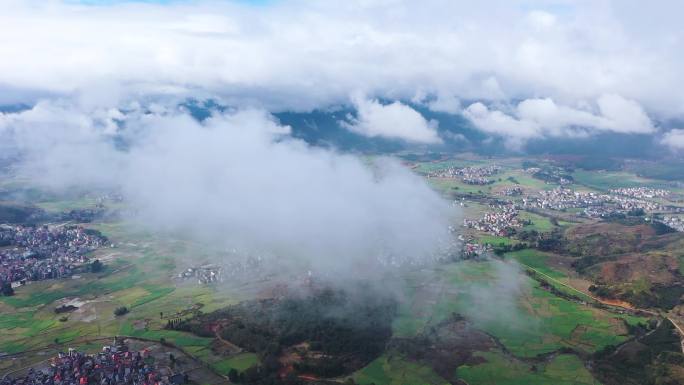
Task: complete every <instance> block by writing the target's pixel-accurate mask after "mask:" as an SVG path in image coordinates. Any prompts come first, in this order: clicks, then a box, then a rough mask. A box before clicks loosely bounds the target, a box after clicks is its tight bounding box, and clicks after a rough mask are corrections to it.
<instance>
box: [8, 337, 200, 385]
mask: <svg viewBox="0 0 684 385" xmlns="http://www.w3.org/2000/svg"><path fill="white" fill-rule="evenodd" d="M168 358H169V361H170V364H171V365H159V364H158V361H159V359H158V357H155V356H154V355H153V354H152V352H151V350H150V349H148V348H144V349H142V350H133V349H130V348H129V345H128V343H127V341H125V340H124V339H122V338H118V337H115V338H114V342H113V344H112V345H105V346H103V347H102V350H101V351H100V352H99V353H95V354H88V353H85V352H82V351H78V350H76V349H74V348H69V349H68V351H67V352H60V353H58V355H57V356H55V357H52V358H51V359H49V360H48V361H47V363H46V364H45V365H43V366H42V367H41V366H38V367H35V368H34V367H31V368H29V369H28V370H27V371H26V373H25V374H24V375H22V376H17V377H15V376H11V375H8V376H5V377H3V378H2V380H0V385H124V384H126V385H171V384H173V385H180V384H185V383H187V382H188V375H187V374H186V373H180V372H178V373H177V372H175V371H174V370H173V369H172V368H171V366H175V365H174V364H175V361H176V357H174V356H173V354H169V356H168Z"/></svg>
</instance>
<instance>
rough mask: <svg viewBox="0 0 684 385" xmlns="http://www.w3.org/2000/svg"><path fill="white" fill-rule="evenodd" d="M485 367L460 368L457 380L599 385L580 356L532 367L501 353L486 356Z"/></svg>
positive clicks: (512, 384)
mask: <svg viewBox="0 0 684 385" xmlns="http://www.w3.org/2000/svg"><path fill="white" fill-rule="evenodd" d="M480 356H481V357H482V358H484V359H485V360H486V362H485V363H482V364H478V365H473V366H465V365H464V366H461V367H459V368H458V370H457V376H458V377H459V378H462V379H464V380H466V381H467V383H469V384H482V385H489V384H491V385H547V384H554V385H584V384H586V385H598V384H599V382H598V381H596V380H594V378H593V377H592V376H591V373H589V371H588V370H587V369H586V368H585V367H584V366H583V365H582V362H581V361H580V360H579V359H578V358H577V356H574V355H569V354H562V355H559V356H556V357H554V358H553V359H552V360H551V361H550V362H547V363H542V364H529V363H525V362H523V361H520V360H515V359H508V358H506V357H505V355H504V354H503V353H502V352H500V351H497V352H493V351H492V352H483V353H480Z"/></svg>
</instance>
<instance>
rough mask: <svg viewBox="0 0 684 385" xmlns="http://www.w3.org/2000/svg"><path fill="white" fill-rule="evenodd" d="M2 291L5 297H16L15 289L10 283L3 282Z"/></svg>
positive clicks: (0, 289)
mask: <svg viewBox="0 0 684 385" xmlns="http://www.w3.org/2000/svg"><path fill="white" fill-rule="evenodd" d="M0 291H1V292H2V295H4V296H5V297H11V296H13V295H14V289H13V288H12V284H11V283H10V282H3V284H2V288H0Z"/></svg>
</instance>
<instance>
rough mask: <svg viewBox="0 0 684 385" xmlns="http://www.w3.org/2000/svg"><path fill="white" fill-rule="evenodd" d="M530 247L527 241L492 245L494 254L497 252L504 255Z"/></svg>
mask: <svg viewBox="0 0 684 385" xmlns="http://www.w3.org/2000/svg"><path fill="white" fill-rule="evenodd" d="M528 247H529V246H528V245H527V243H525V242H520V243H504V242H500V243H499V244H497V245H492V248H493V251H494V254H496V255H504V254H506V253H508V252H511V251H518V250H523V249H527V248H528Z"/></svg>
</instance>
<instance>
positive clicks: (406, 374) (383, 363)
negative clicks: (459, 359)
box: [352, 355, 448, 385]
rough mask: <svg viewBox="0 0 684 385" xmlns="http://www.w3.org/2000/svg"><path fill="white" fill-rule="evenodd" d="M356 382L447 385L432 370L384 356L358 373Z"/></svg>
mask: <svg viewBox="0 0 684 385" xmlns="http://www.w3.org/2000/svg"><path fill="white" fill-rule="evenodd" d="M352 377H353V378H354V381H356V383H358V384H361V385H367V384H375V385H407V384H425V385H447V384H448V382H447V381H445V380H444V379H443V378H441V377H440V376H438V375H437V374H436V373H435V372H434V371H433V370H432V369H431V368H429V367H427V366H424V365H420V364H417V363H414V362H411V361H408V360H406V359H404V358H402V357H396V356H387V355H383V356H381V357H378V358H377V359H376V360H375V361H373V362H371V363H370V364H369V365H368V366H366V367H365V368H363V369H361V370H360V371H358V372H356V373H355V374H354V375H353V376H352Z"/></svg>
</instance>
